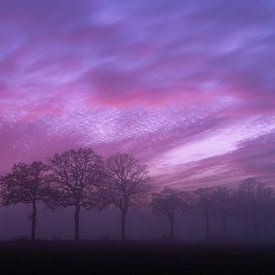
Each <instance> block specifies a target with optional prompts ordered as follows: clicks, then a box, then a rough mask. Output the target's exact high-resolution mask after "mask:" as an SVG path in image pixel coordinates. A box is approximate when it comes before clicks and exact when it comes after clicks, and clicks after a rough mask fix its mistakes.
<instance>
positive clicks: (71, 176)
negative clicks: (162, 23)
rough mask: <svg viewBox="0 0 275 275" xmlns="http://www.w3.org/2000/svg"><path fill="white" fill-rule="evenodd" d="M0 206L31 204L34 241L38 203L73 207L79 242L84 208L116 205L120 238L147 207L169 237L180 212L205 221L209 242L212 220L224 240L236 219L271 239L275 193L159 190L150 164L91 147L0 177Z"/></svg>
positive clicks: (252, 188) (258, 188) (248, 186)
mask: <svg viewBox="0 0 275 275" xmlns="http://www.w3.org/2000/svg"><path fill="white" fill-rule="evenodd" d="M0 188H1V189H0V199H1V206H9V205H15V204H20V203H23V204H30V205H31V208H32V213H31V217H30V220H31V240H33V241H34V240H35V239H36V226H37V205H38V204H39V203H41V202H43V203H44V204H45V205H46V206H47V207H49V208H52V209H55V208H57V207H69V206H71V207H74V239H75V240H79V238H80V236H79V221H80V211H81V208H85V209H87V210H93V209H105V208H107V207H116V208H118V209H119V211H120V213H121V215H120V217H121V219H120V224H121V239H122V240H125V239H126V238H127V236H126V218H127V213H128V210H129V209H130V208H141V207H144V208H148V207H150V208H151V209H152V213H153V214H156V215H162V216H164V217H166V218H167V220H168V222H169V224H170V231H169V237H170V238H174V224H175V217H176V212H179V211H184V212H186V211H189V212H191V213H193V214H196V215H200V216H202V217H204V219H205V238H206V240H209V239H210V236H211V234H210V227H211V226H210V222H211V218H212V217H214V216H215V217H218V218H219V219H220V221H221V224H222V232H221V233H222V238H223V239H224V240H226V239H227V238H228V229H227V227H228V226H227V222H228V219H229V218H231V217H232V216H234V217H238V218H239V219H240V220H241V221H242V229H241V230H243V237H244V239H247V237H248V231H249V229H250V227H251V224H253V227H254V232H255V236H256V238H257V237H258V236H259V232H264V236H265V237H266V238H267V236H268V232H269V227H270V222H271V220H272V217H273V215H274V212H275V195H274V194H275V193H274V190H273V189H272V188H270V187H266V186H265V185H264V184H263V183H261V182H259V181H257V180H256V179H255V178H248V179H246V180H244V181H242V182H241V183H240V184H239V185H238V187H237V188H235V189H229V188H227V187H224V186H217V187H208V188H199V189H197V190H194V191H188V192H187V191H184V190H180V189H174V188H171V187H165V188H164V189H163V190H161V191H158V192H157V191H156V187H155V186H154V185H153V184H152V182H151V180H150V177H149V170H148V167H147V166H146V165H143V164H141V163H140V162H139V161H138V160H137V159H136V158H134V157H133V156H131V155H130V154H121V153H117V154H114V155H112V156H110V157H109V158H108V159H107V160H104V159H103V158H102V157H101V156H100V155H98V154H96V153H95V152H94V151H93V150H92V149H90V148H79V149H77V150H75V149H71V150H67V151H65V152H63V153H61V154H55V155H53V156H52V157H51V158H49V159H48V161H47V162H45V163H44V162H41V161H33V162H32V163H23V162H20V163H18V164H15V165H14V166H13V167H12V169H11V171H10V172H8V173H7V174H5V175H3V176H1V178H0Z"/></svg>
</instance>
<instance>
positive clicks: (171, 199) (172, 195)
mask: <svg viewBox="0 0 275 275" xmlns="http://www.w3.org/2000/svg"><path fill="white" fill-rule="evenodd" d="M187 196H188V194H187V193H186V192H183V191H181V190H176V189H173V188H170V187H165V188H164V189H163V190H162V191H161V192H160V193H153V194H152V201H151V207H152V211H153V214H156V215H162V216H165V217H167V219H168V221H169V223H170V238H171V239H173V238H174V223H175V213H176V211H177V210H178V209H183V208H187V207H188V201H187Z"/></svg>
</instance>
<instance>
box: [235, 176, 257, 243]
mask: <svg viewBox="0 0 275 275" xmlns="http://www.w3.org/2000/svg"><path fill="white" fill-rule="evenodd" d="M261 185H262V183H260V182H259V181H257V180H256V179H255V178H247V179H245V180H243V181H242V182H241V183H240V185H239V187H238V189H237V190H236V193H235V205H236V213H237V214H238V215H240V216H241V218H242V219H243V222H244V223H243V225H244V238H245V240H247V237H248V222H249V220H251V219H252V218H255V214H256V212H255V210H256V208H255V206H256V204H257V199H258V198H257V197H258V190H259V188H261V187H260V186H261Z"/></svg>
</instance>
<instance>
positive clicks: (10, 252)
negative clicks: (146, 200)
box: [0, 241, 275, 275]
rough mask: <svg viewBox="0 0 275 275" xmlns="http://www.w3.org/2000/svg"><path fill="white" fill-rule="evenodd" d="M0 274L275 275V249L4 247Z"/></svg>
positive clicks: (116, 244) (90, 244)
mask: <svg viewBox="0 0 275 275" xmlns="http://www.w3.org/2000/svg"><path fill="white" fill-rule="evenodd" d="M0 254H1V255H0V262H1V270H2V271H3V272H2V271H1V274H5V275H6V274H167V275H168V274H190V275H192V274H275V245H259V244H257V245H256V244H247V245H237V244H216V245H214V244H211V245H210V244H203V243H197V244H187V243H180V242H164V241H127V242H120V241H79V242H73V241H37V242H35V243H31V242H27V241H13V242H2V243H1V245H0Z"/></svg>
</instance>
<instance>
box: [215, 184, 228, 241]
mask: <svg viewBox="0 0 275 275" xmlns="http://www.w3.org/2000/svg"><path fill="white" fill-rule="evenodd" d="M231 193H232V192H231V190H230V189H228V188H226V187H224V186H218V187H215V188H214V190H213V194H212V203H213V214H215V215H217V216H219V217H220V218H221V222H222V231H223V237H224V238H226V235H227V223H226V220H227V216H228V215H229V214H230V213H232V194H231Z"/></svg>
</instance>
